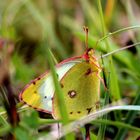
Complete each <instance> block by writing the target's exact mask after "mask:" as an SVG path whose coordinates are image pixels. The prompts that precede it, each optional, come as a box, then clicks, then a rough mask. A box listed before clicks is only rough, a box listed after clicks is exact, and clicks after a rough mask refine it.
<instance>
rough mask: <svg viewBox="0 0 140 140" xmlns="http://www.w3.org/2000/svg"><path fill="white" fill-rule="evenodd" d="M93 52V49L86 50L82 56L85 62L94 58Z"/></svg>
mask: <svg viewBox="0 0 140 140" xmlns="http://www.w3.org/2000/svg"><path fill="white" fill-rule="evenodd" d="M94 53H95V50H94V49H93V48H88V49H87V50H86V52H85V53H84V54H83V56H82V58H83V59H85V60H86V61H89V60H90V59H91V58H94Z"/></svg>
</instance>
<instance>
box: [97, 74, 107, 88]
mask: <svg viewBox="0 0 140 140" xmlns="http://www.w3.org/2000/svg"><path fill="white" fill-rule="evenodd" d="M96 76H97V77H98V78H99V79H100V81H101V82H102V84H103V86H104V89H105V90H106V91H107V90H108V89H107V87H106V85H105V81H104V79H103V78H102V77H100V75H99V73H98V72H96Z"/></svg>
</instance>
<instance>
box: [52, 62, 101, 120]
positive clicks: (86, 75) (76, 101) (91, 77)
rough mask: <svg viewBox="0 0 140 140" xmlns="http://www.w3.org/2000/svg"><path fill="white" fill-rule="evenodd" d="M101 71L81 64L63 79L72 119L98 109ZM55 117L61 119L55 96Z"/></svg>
mask: <svg viewBox="0 0 140 140" xmlns="http://www.w3.org/2000/svg"><path fill="white" fill-rule="evenodd" d="M98 76H99V69H98V67H97V66H96V65H95V64H90V63H89V62H81V63H78V64H76V65H74V66H73V67H72V68H71V69H70V70H69V71H68V72H67V73H66V74H65V76H64V77H63V78H62V80H61V84H62V85H63V86H62V90H63V94H64V99H65V103H66V108H67V112H68V115H69V118H70V119H78V118H80V117H82V116H85V115H87V114H89V113H91V112H93V111H95V109H96V104H97V102H98V101H99V89H100V88H99V87H100V79H99V77H98ZM53 116H54V117H55V118H60V115H59V107H58V101H57V98H56V96H55V94H54V100H53Z"/></svg>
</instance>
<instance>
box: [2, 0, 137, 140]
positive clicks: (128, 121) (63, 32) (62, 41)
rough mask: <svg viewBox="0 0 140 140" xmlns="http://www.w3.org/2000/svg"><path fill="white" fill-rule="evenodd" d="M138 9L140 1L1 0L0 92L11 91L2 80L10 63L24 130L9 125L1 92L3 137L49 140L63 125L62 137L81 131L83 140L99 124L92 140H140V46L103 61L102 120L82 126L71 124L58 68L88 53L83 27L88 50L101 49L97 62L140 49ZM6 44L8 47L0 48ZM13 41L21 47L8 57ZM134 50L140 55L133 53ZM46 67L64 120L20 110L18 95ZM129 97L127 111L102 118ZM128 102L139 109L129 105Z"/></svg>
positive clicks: (82, 122) (93, 117) (96, 118)
mask: <svg viewBox="0 0 140 140" xmlns="http://www.w3.org/2000/svg"><path fill="white" fill-rule="evenodd" d="M111 2H112V3H111ZM111 4H112V5H111ZM138 6H139V3H135V1H133V2H131V1H127V2H126V3H123V2H115V1H114V0H112V1H110V0H107V1H103V0H102V1H101V0H98V1H85V0H79V1H72V2H69V1H64V0H62V1H60V2H57V1H55V0H52V1H51V0H47V1H45V0H41V1H33V0H14V1H9V0H5V1H2V0H0V15H1V20H0V36H1V38H0V87H2V88H3V89H5V96H8V94H7V93H8V92H9V90H7V89H6V88H5V87H4V83H3V81H4V80H3V79H2V80H1V77H3V74H2V72H3V71H4V70H5V69H2V68H3V67H4V66H5V65H6V66H7V68H8V71H6V72H7V73H6V74H7V76H8V77H10V79H11V81H10V82H11V83H10V87H11V89H12V92H13V93H14V96H15V102H16V107H17V112H18V115H19V118H20V121H19V125H17V126H14V127H13V126H12V125H11V124H10V122H9V120H8V118H9V117H10V116H8V114H7V113H6V109H5V106H4V105H3V99H2V96H1V92H2V91H1V90H0V136H1V137H2V139H3V138H4V137H5V135H7V137H8V136H9V133H11V134H12V135H14V136H15V137H16V139H17V140H25V139H29V138H31V140H36V139H40V138H51V139H55V138H54V136H53V135H51V131H52V129H51V126H53V125H54V123H62V129H63V130H64V133H63V136H64V137H65V138H66V139H69V140H71V139H75V138H76V136H77V137H78V135H77V134H79V133H77V131H80V132H81V134H82V138H84V137H85V131H84V125H85V124H87V123H90V124H91V125H92V126H93V127H91V131H90V133H91V139H93V140H94V139H98V140H100V139H106V138H110V139H115V140H123V139H125V138H126V136H127V135H128V137H127V138H126V139H127V140H131V139H132V138H131V135H133V138H134V139H136V138H137V137H138V136H139V132H140V129H139V123H138V122H139V121H140V120H139V116H140V113H139V106H138V105H139V104H140V102H139V101H140V96H139V92H140V90H139V86H140V65H139V62H140V47H139V45H137V47H132V48H131V50H128V49H126V50H122V51H118V52H116V53H114V54H111V55H109V56H107V57H104V58H103V60H102V59H99V63H100V65H101V67H103V73H102V75H104V79H106V81H107V88H108V91H105V90H104V88H103V85H102V84H101V90H100V95H101V97H100V102H101V108H100V110H101V112H99V114H98V115H96V114H92V115H91V118H90V119H88V117H89V116H87V117H85V118H83V119H79V120H77V121H70V120H69V119H68V114H67V111H66V106H65V104H66V103H65V100H64V97H63V94H62V91H61V87H60V84H59V81H58V80H57V75H56V72H55V64H57V63H59V62H60V61H62V60H64V59H66V58H69V57H71V56H79V55H82V54H81V52H84V50H85V46H84V43H85V41H84V40H85V33H84V32H83V26H84V25H85V26H88V28H89V39H88V45H89V47H90V48H94V49H95V55H96V56H97V58H99V57H100V56H101V55H104V54H107V53H109V52H112V51H114V50H117V49H119V48H120V47H125V46H127V45H130V44H129V43H131V42H133V43H138V42H139V40H140V32H139V31H140V23H139V17H137V15H139V14H140V11H139V10H138V11H137V12H136V11H135V10H134V9H135V8H137V7H138ZM107 7H108V8H107ZM109 10H110V11H109ZM109 13H110V14H109ZM108 14H109V15H108ZM123 19H125V20H123ZM2 41H3V42H4V43H5V44H2V45H1V42H2ZM9 42H13V43H14V44H15V45H14V50H13V52H12V54H10V55H9V51H10V48H11V45H10V43H9ZM1 46H2V47H1ZM134 48H135V51H136V53H133V51H132V49H134ZM7 56H9V57H7ZM1 62H2V63H1ZM48 69H50V71H51V73H52V76H53V81H54V86H55V90H56V92H55V93H56V96H57V97H58V99H59V104H60V106H59V111H60V114H61V117H62V118H63V119H62V120H54V119H53V118H52V117H51V116H50V115H47V114H45V113H40V112H37V111H35V110H33V109H31V108H29V107H26V108H22V106H23V104H21V103H19V100H18V94H19V92H20V91H21V90H22V89H23V87H24V86H25V85H26V84H27V83H29V81H31V80H32V79H34V78H35V77H38V76H39V75H41V74H42V73H43V72H45V71H46V70H48ZM102 77H103V76H102ZM75 84H76V83H75ZM124 99H125V100H126V102H123V103H124V104H125V105H126V106H123V104H121V105H122V106H121V107H120V108H119V109H117V110H115V109H113V110H114V111H113V110H112V112H108V111H107V110H106V111H105V112H104V113H105V114H104V113H103V112H102V109H103V108H104V107H106V106H107V105H108V107H111V106H109V104H111V105H116V102H117V101H124ZM127 104H128V105H134V106H127ZM136 105H137V106H136ZM128 107H130V108H128ZM108 110H109V108H108ZM124 110H125V111H124ZM11 117H12V116H11ZM15 121H17V120H15ZM75 127H76V128H77V129H76V130H75V129H74V128H75ZM57 131H58V130H57ZM57 131H55V132H56V133H57ZM115 131H116V133H115ZM69 133H70V135H69ZM108 133H110V135H109V134H108Z"/></svg>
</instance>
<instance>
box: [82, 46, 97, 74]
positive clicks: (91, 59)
mask: <svg viewBox="0 0 140 140" xmlns="http://www.w3.org/2000/svg"><path fill="white" fill-rule="evenodd" d="M94 54H95V51H94V49H92V48H88V49H87V51H86V52H85V53H84V54H83V56H82V58H83V59H84V60H85V61H87V62H88V63H90V64H93V65H95V68H96V69H97V70H99V71H100V66H99V63H98V61H97V59H96V57H95V55H94Z"/></svg>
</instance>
